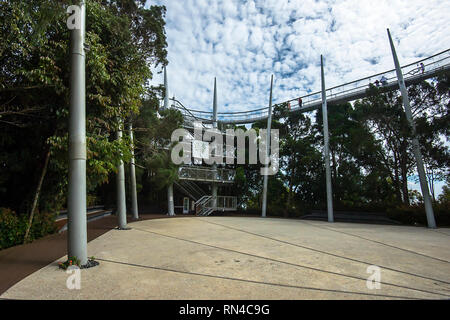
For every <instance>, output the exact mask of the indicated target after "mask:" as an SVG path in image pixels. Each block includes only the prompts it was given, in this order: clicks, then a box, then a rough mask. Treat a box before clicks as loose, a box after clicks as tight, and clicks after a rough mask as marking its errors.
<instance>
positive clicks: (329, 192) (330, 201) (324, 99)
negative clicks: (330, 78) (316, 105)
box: [320, 55, 334, 222]
mask: <svg viewBox="0 0 450 320" xmlns="http://www.w3.org/2000/svg"><path fill="white" fill-rule="evenodd" d="M320 69H321V75H322V116H323V137H324V145H323V152H324V158H325V175H326V184H327V211H328V222H333V221H334V217H333V192H332V188H331V168H330V149H329V148H330V146H329V144H330V143H329V140H330V139H329V134H328V109H327V93H326V90H325V74H324V71H323V56H322V55H320Z"/></svg>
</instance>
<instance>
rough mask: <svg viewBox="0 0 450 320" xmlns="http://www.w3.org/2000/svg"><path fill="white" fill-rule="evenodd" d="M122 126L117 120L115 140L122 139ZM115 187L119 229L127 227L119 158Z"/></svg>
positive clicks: (123, 175) (121, 162) (122, 168)
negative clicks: (117, 126) (117, 127)
mask: <svg viewBox="0 0 450 320" xmlns="http://www.w3.org/2000/svg"><path fill="white" fill-rule="evenodd" d="M122 126H123V121H122V120H119V129H118V131H117V140H119V141H120V140H122ZM116 187H117V194H116V196H117V221H118V226H119V229H126V228H127V205H126V198H125V169H124V166H123V160H122V159H120V163H119V166H118V168H117V176H116Z"/></svg>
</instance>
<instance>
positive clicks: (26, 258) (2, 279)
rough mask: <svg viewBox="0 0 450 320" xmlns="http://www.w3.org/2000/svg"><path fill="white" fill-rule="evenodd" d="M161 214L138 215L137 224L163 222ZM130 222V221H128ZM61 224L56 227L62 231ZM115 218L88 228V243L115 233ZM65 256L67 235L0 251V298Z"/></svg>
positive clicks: (58, 235)
mask: <svg viewBox="0 0 450 320" xmlns="http://www.w3.org/2000/svg"><path fill="white" fill-rule="evenodd" d="M166 217H167V216H166V215H162V214H141V215H140V220H148V219H160V218H166ZM129 220H130V218H129ZM62 225H63V224H60V225H59V227H62ZM116 226H117V217H115V216H107V217H104V218H102V219H99V220H95V221H91V222H89V223H88V224H87V236H88V241H91V240H93V239H95V238H97V237H99V236H101V235H102V234H104V233H106V232H108V231H110V230H112V229H114V228H115V227H116ZM66 252H67V232H61V233H56V234H52V235H49V236H46V237H44V238H41V239H38V240H35V241H33V242H32V243H29V244H26V245H19V246H15V247H12V248H8V249H4V250H1V251H0V295H1V294H2V293H4V292H5V291H6V290H7V289H9V288H10V287H11V286H13V285H14V284H16V283H17V282H19V281H20V280H22V279H23V278H25V277H27V276H28V275H30V274H32V273H33V272H36V271H38V270H39V269H41V268H43V267H45V266H46V265H48V264H49V263H51V262H53V261H55V260H56V259H58V258H60V257H62V256H63V255H65V254H66Z"/></svg>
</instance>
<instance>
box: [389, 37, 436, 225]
mask: <svg viewBox="0 0 450 320" xmlns="http://www.w3.org/2000/svg"><path fill="white" fill-rule="evenodd" d="M387 33H388V37H389V43H390V45H391V50H392V57H393V58H394V64H395V70H396V71H397V79H398V85H399V87H400V91H401V93H402V100H403V106H404V107H405V114H406V119H407V120H408V122H409V124H410V126H411V128H412V134H413V137H412V147H413V153H414V158H415V159H416V164H417V172H418V173H419V181H420V188H421V189H422V196H423V201H424V203H425V212H426V214H427V221H428V227H429V228H433V229H434V228H436V221H435V219H434V212H433V206H432V203H431V197H430V191H429V189H428V183H427V176H426V174H425V169H424V166H423V160H422V153H421V151H420V145H419V140H418V139H417V135H416V125H415V123H414V119H413V116H412V112H411V106H410V104H409V97H408V91H407V90H406V85H405V80H404V79H403V73H402V69H401V67H400V63H399V61H398V57H397V53H396V51H395V47H394V43H393V41H392V37H391V33H390V32H389V29H387Z"/></svg>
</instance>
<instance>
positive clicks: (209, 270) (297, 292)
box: [0, 217, 450, 299]
mask: <svg viewBox="0 0 450 320" xmlns="http://www.w3.org/2000/svg"><path fill="white" fill-rule="evenodd" d="M129 226H130V227H132V230H127V231H119V230H111V231H109V232H107V233H105V234H103V235H101V236H100V237H98V238H96V239H95V240H93V241H91V242H90V243H89V245H88V254H89V255H94V256H95V257H96V258H97V260H99V261H100V266H98V267H95V268H92V269H87V270H82V271H81V290H68V289H67V287H66V280H67V277H68V276H69V275H68V274H66V273H65V272H64V271H62V270H59V269H58V267H57V262H58V261H63V260H65V257H61V258H60V259H58V260H57V261H55V262H53V263H51V264H49V265H47V266H46V267H44V268H42V269H40V270H38V271H37V272H35V273H33V274H31V275H30V276H28V277H27V278H25V279H23V280H22V281H20V282H19V283H17V284H16V285H14V286H13V287H11V288H10V289H9V290H7V291H6V292H5V293H4V294H3V295H1V296H0V298H7V299H414V298H415V299H417V298H418V299H449V298H450V250H449V245H450V229H448V228H442V229H437V230H430V229H425V228H418V227H404V226H380V225H367V224H350V223H334V224H329V223H326V222H319V221H317V222H316V221H314V222H313V221H301V220H287V219H275V218H273V219H262V218H244V217H201V218H200V217H185V218H179V219H172V218H167V219H158V220H146V221H139V222H135V223H130V224H129ZM370 265H376V266H378V267H380V269H381V288H380V289H378V290H377V289H372V290H370V289H368V288H367V286H366V279H367V278H368V277H369V274H368V273H367V268H368V267H369V266H370Z"/></svg>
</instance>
